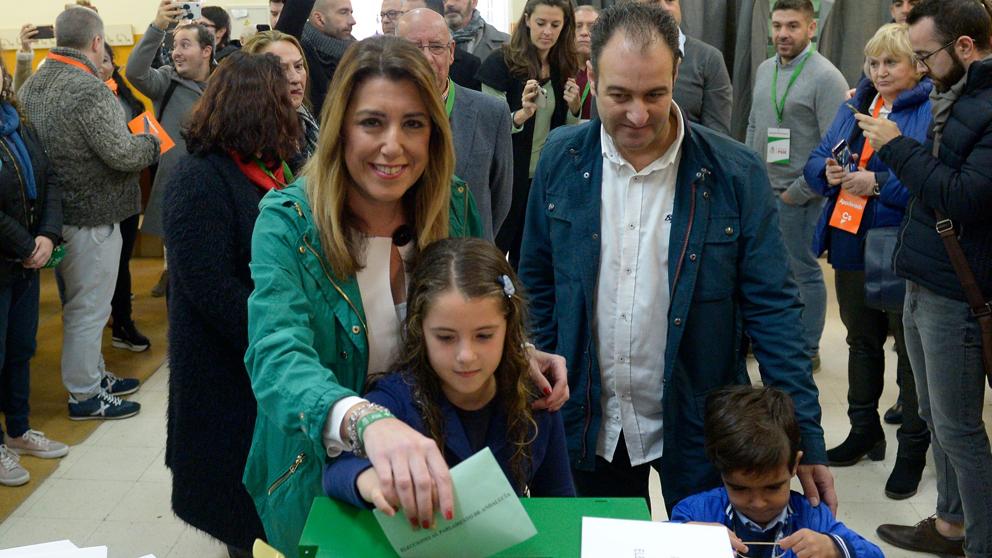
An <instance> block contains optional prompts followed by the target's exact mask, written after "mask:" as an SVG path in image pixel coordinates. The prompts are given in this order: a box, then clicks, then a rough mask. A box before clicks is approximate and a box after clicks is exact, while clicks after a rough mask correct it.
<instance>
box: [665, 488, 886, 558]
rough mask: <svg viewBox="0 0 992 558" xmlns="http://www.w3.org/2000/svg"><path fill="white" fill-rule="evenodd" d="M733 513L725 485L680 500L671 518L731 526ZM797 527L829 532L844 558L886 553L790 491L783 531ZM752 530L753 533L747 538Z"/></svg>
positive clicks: (788, 556)
mask: <svg viewBox="0 0 992 558" xmlns="http://www.w3.org/2000/svg"><path fill="white" fill-rule="evenodd" d="M734 513H736V512H735V511H734V509H733V506H731V505H730V498H729V497H728V496H727V489H726V488H723V487H720V488H714V489H713V490H710V491H708V492H703V493H701V494H696V495H695V496H690V497H688V498H686V499H685V500H682V501H681V502H679V503H678V505H676V506H675V509H674V510H672V516H671V518H670V519H671V521H676V522H681V523H686V522H689V521H700V522H705V523H719V524H721V525H724V526H726V527H728V528H730V529H731V530H733V526H734V520H733V514H734ZM800 529H810V530H812V531H816V532H817V533H823V534H824V535H829V536H830V537H832V538H833V539H834V543H835V544H836V545H837V548H839V549H840V551H841V556H843V557H844V558H884V556H885V555H884V554H882V550H881V549H880V548H878V547H877V546H875V545H874V544H872V543H871V542H869V541H867V540H865V538H864V537H862V536H861V535H859V534H857V533H855V532H854V531H852V530H850V529H848V528H847V526H846V525H844V524H843V523H841V522H840V521H837V519H835V518H834V515H833V514H832V513H830V508H829V507H827V505H826V504H820V505H819V506H817V507H815V508H814V507H813V506H811V505H810V503H809V500H807V499H806V497H805V496H803V495H802V494H799V493H798V492H793V493H792V494H791V495H790V496H789V513H788V514H787V515H786V519H785V526H784V527H783V529H782V534H783V535H784V536H789V535H791V534H793V533H795V532H796V531H798V530H800ZM736 534H737V536H738V537H740V538H741V540H743V541H748V540H756V539H760V535H758V534H756V533H748V532H747V531H744V532H742V531H741V529H740V528H739V527H738V529H737V531H736ZM752 534H753V535H754V536H751V537H750V538H749V535H752ZM795 557H796V555H795V553H794V552H792V551H791V550H790V551H788V552H786V553H785V554H783V555H782V558H795Z"/></svg>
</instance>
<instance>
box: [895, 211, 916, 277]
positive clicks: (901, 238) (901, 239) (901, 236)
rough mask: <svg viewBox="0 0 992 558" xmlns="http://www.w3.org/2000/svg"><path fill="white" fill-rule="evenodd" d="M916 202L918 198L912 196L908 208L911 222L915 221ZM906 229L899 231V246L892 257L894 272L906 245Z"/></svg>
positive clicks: (907, 214)
mask: <svg viewBox="0 0 992 558" xmlns="http://www.w3.org/2000/svg"><path fill="white" fill-rule="evenodd" d="M915 202H916V196H911V197H910V198H909V206H908V207H907V208H906V216H907V217H909V220H910V222H912V220H913V204H914V203H915ZM906 228H907V227H902V228H901V230H900V231H899V244H898V245H897V246H896V251H895V254H893V255H892V271H895V270H896V262H897V261H898V260H899V254H900V252H902V247H903V246H905V245H906Z"/></svg>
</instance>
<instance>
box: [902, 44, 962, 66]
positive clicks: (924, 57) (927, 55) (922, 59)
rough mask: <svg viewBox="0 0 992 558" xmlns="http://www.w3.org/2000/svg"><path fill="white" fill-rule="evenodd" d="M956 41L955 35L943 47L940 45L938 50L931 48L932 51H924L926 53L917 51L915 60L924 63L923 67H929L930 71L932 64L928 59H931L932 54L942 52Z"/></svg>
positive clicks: (914, 56)
mask: <svg viewBox="0 0 992 558" xmlns="http://www.w3.org/2000/svg"><path fill="white" fill-rule="evenodd" d="M956 42H957V38H956V37H955V38H954V39H951V40H950V41H948V42H947V44H945V45H944V46H942V47H940V48H938V49H937V50H931V51H930V52H924V53H922V54H916V53H914V54H913V60H914V61H915V62H916V63H917V64H923V67H924V68H926V69H927V71H928V72H929V71H930V65H929V64H927V60H928V59H929V58H930V57H931V56H933V55H934V54H937V53H938V52H940V51H942V50H944V49H946V48H947V47H949V46H951V45H953V44H954V43H956Z"/></svg>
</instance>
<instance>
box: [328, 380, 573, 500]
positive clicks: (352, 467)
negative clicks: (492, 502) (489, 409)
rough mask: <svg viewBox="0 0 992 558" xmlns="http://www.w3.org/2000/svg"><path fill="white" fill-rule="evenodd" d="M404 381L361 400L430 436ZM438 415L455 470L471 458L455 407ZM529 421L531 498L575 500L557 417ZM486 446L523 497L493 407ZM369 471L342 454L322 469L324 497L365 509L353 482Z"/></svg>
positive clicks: (499, 414)
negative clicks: (533, 429)
mask: <svg viewBox="0 0 992 558" xmlns="http://www.w3.org/2000/svg"><path fill="white" fill-rule="evenodd" d="M408 381H409V380H408V379H407V377H406V376H404V375H403V374H402V373H393V374H389V375H387V376H385V377H383V378H382V379H380V380H379V381H378V382H377V383H376V384H375V385H374V386H373V388H372V390H371V391H369V392H368V393H367V394H365V398H366V399H368V400H369V401H371V402H373V403H378V404H379V405H382V406H384V407H386V408H387V409H389V410H390V411H391V412H392V413H393V415H395V416H396V418H398V419H400V420H402V421H403V422H405V423H407V424H408V425H410V426H411V427H413V429H414V430H416V431H418V432H420V433H421V434H423V435H425V436H429V434H428V433H427V428H426V427H425V426H424V421H423V419H422V418H421V416H420V410H419V409H418V408H417V405H416V403H414V401H413V392H412V387H411V385H410V384H409V383H408ZM441 411H442V413H443V414H444V448H442V451H443V453H444V458H445V460H446V461H447V462H448V466H449V467H454V466H455V465H458V464H459V463H461V462H462V461H464V460H465V459H468V458H469V457H471V456H472V449H471V447H470V445H469V440H468V436H466V434H465V429H464V428H462V422H461V419H459V418H458V411H457V410H456V409H455V407H454V405H452V404H451V403H450V402H449V401H448V400H447V399H443V400H442V401H441ZM534 421H535V422H536V423H537V437H536V438H534V441H533V442H531V444H530V452H531V459H532V461H531V473H530V476H529V480H528V483H527V486H528V487H529V488H530V494H531V496H575V487H574V486H573V484H572V471H571V469H570V468H569V466H568V453H567V451H566V449H565V429H564V426H562V421H561V414H560V413H548V412H546V411H536V412H534ZM486 445H487V446H488V447H489V449H490V450H492V452H493V455H494V456H495V457H496V461H497V462H498V463H499V465H500V467H501V468H502V469H503V473H504V474H505V475H506V478H507V479H508V480H509V481H510V484H511V485H513V487H514V488H515V489H516V491H517V495H522V493H523V492H522V488H523V487H521V486H518V485H517V482H516V480H515V477H514V475H513V473H512V470H511V468H510V458H511V457H512V456H513V453H514V452H515V451H516V448H515V447H514V446H513V445H512V444H510V443H508V442H507V440H506V413H504V412H503V411H502V410H501V409H500V408H499V407H498V406H497V407H496V408H494V409H493V414H492V418H491V420H490V422H489V433H488V434H487V437H486ZM371 466H372V464H371V463H370V462H369V460H368V459H362V458H358V457H355V456H354V454H351V453H344V454H341V457H339V458H337V459H334V460H332V461H331V462H330V463H329V464H328V465H326V466H325V467H324V492H326V493H327V495H328V496H331V497H332V498H336V499H338V500H342V501H345V502H349V503H351V504H354V505H356V506H360V507H367V506H368V504H366V502H365V500H363V499H362V496H361V495H360V494H359V493H358V489H357V488H356V486H355V481H356V480H357V479H358V475H360V474H361V473H362V471H364V470H365V469H368V468H369V467H371Z"/></svg>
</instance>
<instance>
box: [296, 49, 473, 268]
mask: <svg viewBox="0 0 992 558" xmlns="http://www.w3.org/2000/svg"><path fill="white" fill-rule="evenodd" d="M377 77H381V78H385V79H388V80H390V81H406V82H409V83H412V84H413V85H414V86H415V87H416V88H417V90H418V91H419V92H420V99H421V101H422V102H423V103H424V107H425V108H426V109H427V114H428V116H429V117H430V120H431V133H430V146H429V153H430V158H429V159H428V160H427V168H426V169H424V174H423V175H421V176H420V178H419V179H417V182H416V183H415V184H414V185H413V186H411V187H410V189H409V190H408V191H407V192H406V194H405V195H404V196H403V204H404V208H405V210H406V211H407V214H408V215H409V216H410V218H412V220H413V223H412V226H413V229H414V231H415V233H414V234H415V238H416V241H417V248H418V249H421V250H422V249H424V248H426V247H427V245H428V244H430V243H431V242H434V241H435V240H438V239H441V238H445V237H447V236H448V220H449V216H448V207H449V205H450V203H451V177H452V176H453V175H454V172H455V154H454V148H453V147H452V143H451V126H450V125H449V124H448V115H447V113H446V112H445V110H444V106H442V105H441V98H440V97H439V96H438V94H437V90H436V89H435V85H434V72H433V70H431V68H430V66H429V65H428V64H427V59H426V58H425V57H424V55H423V54H421V53H420V51H419V50H417V47H415V46H413V45H412V44H410V43H409V42H408V41H406V40H404V39H400V38H397V37H391V36H379V37H371V38H368V39H364V40H362V41H359V42H358V43H355V44H353V45H352V46H350V47H349V48H348V50H347V51H346V52H345V54H344V57H342V59H341V63H340V64H339V65H338V68H337V70H335V72H334V79H333V80H332V81H331V86H330V88H329V89H328V91H327V99H328V100H329V101H328V102H326V103H324V108H323V112H322V114H321V122H320V139H318V140H317V150H316V151H315V152H314V155H313V157H311V158H310V161H309V162H308V163H307V166H306V167H305V168H304V170H303V175H305V176H306V177H307V185H306V190H307V192H306V195H307V201H308V203H309V204H310V210H311V211H312V213H313V217H314V221H315V225H316V227H317V231H318V233H319V235H320V243H321V247H322V248H323V252H324V257H325V258H327V261H328V263H329V264H330V265H331V269H332V270H333V271H334V274H335V275H336V276H338V277H340V278H347V277H350V276H352V275H354V274H355V273H356V272H357V271H358V270H359V269H360V268H361V267H362V264H361V263H360V262H361V261H362V260H363V259H364V258H361V257H360V255H361V250H362V248H361V239H360V238H358V237H359V235H354V234H350V233H349V230H348V229H349V223H351V222H353V221H354V219H353V218H351V217H350V216H349V214H348V207H347V203H346V201H347V196H348V190H349V189H350V188H351V184H352V183H353V182H354V179H353V178H352V176H351V174H350V173H349V172H348V167H347V165H345V160H344V151H345V137H344V133H343V130H344V127H345V122H344V120H345V115H346V114H347V112H348V107H349V105H350V104H351V103H352V96H353V95H354V93H355V91H357V90H358V88H359V86H361V85H362V84H363V83H364V82H365V81H366V80H369V79H373V78H377ZM332 99H333V101H331V100H332Z"/></svg>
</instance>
